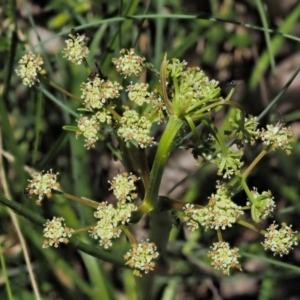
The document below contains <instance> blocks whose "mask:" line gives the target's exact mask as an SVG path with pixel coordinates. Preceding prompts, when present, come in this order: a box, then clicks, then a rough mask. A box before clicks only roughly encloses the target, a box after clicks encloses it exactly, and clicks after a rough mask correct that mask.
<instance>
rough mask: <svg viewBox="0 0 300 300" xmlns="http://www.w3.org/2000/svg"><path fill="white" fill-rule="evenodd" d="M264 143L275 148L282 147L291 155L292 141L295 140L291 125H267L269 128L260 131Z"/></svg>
mask: <svg viewBox="0 0 300 300" xmlns="http://www.w3.org/2000/svg"><path fill="white" fill-rule="evenodd" d="M260 138H261V139H262V141H263V143H264V145H266V146H268V147H270V148H271V149H273V150H276V149H278V148H281V149H283V150H285V151H286V153H287V154H288V155H289V154H291V149H292V146H291V143H294V142H295V137H294V135H293V132H292V130H291V128H290V127H283V126H282V124H277V125H276V126H274V125H267V130H265V129H262V130H261V133H260Z"/></svg>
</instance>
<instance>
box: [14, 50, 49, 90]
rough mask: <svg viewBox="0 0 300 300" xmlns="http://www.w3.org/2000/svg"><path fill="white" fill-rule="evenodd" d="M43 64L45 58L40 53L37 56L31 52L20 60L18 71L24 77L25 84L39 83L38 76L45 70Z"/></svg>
mask: <svg viewBox="0 0 300 300" xmlns="http://www.w3.org/2000/svg"><path fill="white" fill-rule="evenodd" d="M42 64H43V59H42V58H41V57H40V56H39V55H38V56H36V55H35V54H33V53H31V52H29V53H27V54H25V55H24V56H23V57H22V58H21V59H20V60H19V66H18V68H17V69H16V73H17V75H18V76H20V77H21V78H22V82H23V84H24V85H28V86H29V87H31V86H33V85H36V84H38V83H39V80H38V78H37V76H38V74H39V73H43V72H44V71H43V70H42V68H41V65H42Z"/></svg>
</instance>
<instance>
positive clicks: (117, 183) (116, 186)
mask: <svg viewBox="0 0 300 300" xmlns="http://www.w3.org/2000/svg"><path fill="white" fill-rule="evenodd" d="M139 179H140V178H139V177H137V176H135V175H133V174H132V173H129V174H128V173H127V172H123V173H122V174H118V175H117V176H115V177H113V180H112V181H109V183H110V184H111V188H110V190H113V193H114V195H115V196H116V198H117V199H118V200H119V203H120V202H121V203H123V204H125V203H126V202H128V201H129V202H131V201H132V200H133V199H136V198H137V194H136V193H134V192H133V191H135V190H136V187H135V182H136V181H137V180H139Z"/></svg>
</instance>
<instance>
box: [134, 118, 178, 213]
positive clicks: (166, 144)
mask: <svg viewBox="0 0 300 300" xmlns="http://www.w3.org/2000/svg"><path fill="white" fill-rule="evenodd" d="M183 124H184V121H183V120H180V119H178V118H177V117H176V116H174V115H172V116H170V119H169V122H168V124H167V126H166V128H165V131H164V133H163V135H162V137H161V140H160V141H159V144H158V149H157V151H156V155H155V159H154V162H153V166H152V170H151V173H150V181H149V188H148V190H147V192H146V195H145V199H144V201H143V203H142V204H141V205H140V208H141V211H144V210H145V212H149V211H151V210H152V209H153V208H155V207H156V205H157V199H158V191H159V186H160V182H161V178H162V175H163V171H164V168H165V165H166V162H167V159H168V157H169V154H170V151H171V148H172V145H173V143H174V139H175V137H176V135H177V133H178V131H179V130H180V128H181V127H182V126H183Z"/></svg>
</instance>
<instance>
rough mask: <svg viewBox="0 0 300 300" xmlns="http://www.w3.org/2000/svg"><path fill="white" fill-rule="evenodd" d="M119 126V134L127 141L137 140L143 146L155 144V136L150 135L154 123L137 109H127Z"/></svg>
mask: <svg viewBox="0 0 300 300" xmlns="http://www.w3.org/2000/svg"><path fill="white" fill-rule="evenodd" d="M119 126H120V127H119V128H118V130H117V134H118V136H119V137H121V138H122V139H124V141H125V142H127V141H133V142H136V143H137V144H138V145H139V146H140V147H141V148H145V147H147V146H152V145H153V143H154V142H153V137H150V136H149V133H150V129H151V126H152V123H151V122H150V121H149V120H148V119H147V118H146V117H144V116H142V117H139V114H138V113H137V112H136V111H135V110H127V111H125V112H124V114H123V116H122V118H121V119H120V121H119Z"/></svg>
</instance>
